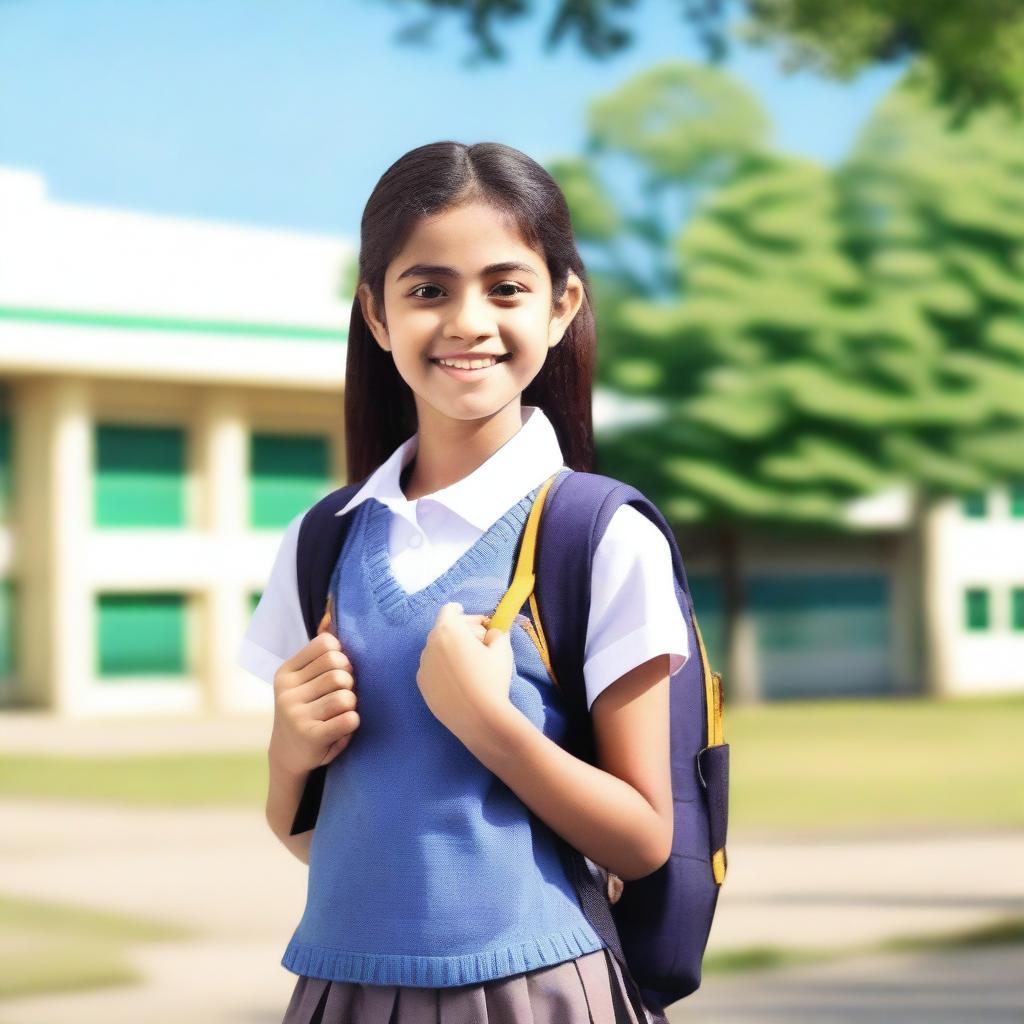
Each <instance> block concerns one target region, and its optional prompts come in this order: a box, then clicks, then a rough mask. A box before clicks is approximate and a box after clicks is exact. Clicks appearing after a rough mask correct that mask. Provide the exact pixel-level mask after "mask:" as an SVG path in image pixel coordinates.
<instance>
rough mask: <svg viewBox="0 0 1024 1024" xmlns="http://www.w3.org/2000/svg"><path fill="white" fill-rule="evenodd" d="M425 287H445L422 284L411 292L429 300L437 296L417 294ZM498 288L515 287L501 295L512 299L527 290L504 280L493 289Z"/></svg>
mask: <svg viewBox="0 0 1024 1024" xmlns="http://www.w3.org/2000/svg"><path fill="white" fill-rule="evenodd" d="M424 288H434V289H437V290H438V291H443V290H444V289H442V288H441V286H440V285H436V284H421V285H419V286H418V287H416V288H413V290H412V291H411V292H410V293H409V294H410V295H413V296H415V297H416V298H417V299H428V300H429V299H435V298H437V296H436V295H419V294H417V293H418V292H421V291H423V289H424ZM497 288H514V289H515V291H513V292H512V293H511V294H508V293H506V294H504V295H501V296H499V297H500V298H502V299H511V298H514V297H515V296H516V295H518V294H519V293H520V292H525V291H526V289H525V288H523V287H521V286H520V285H518V284H516V283H515V282H514V281H502V282H501V284H496V285H495V286H494V289H492V291H493V290H495V289H497Z"/></svg>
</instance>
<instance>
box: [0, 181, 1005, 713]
mask: <svg viewBox="0 0 1024 1024" xmlns="http://www.w3.org/2000/svg"><path fill="white" fill-rule="evenodd" d="M355 257H356V252H355V247H354V243H353V242H352V241H351V240H348V239H343V238H337V237H329V236H317V235H313V234H301V233H296V232H289V231H279V230H266V229H260V228H255V227H251V226H243V225H234V224H227V223H215V222H210V221H198V220H189V219H182V218H175V217H167V216H156V215H151V214H145V213H138V212H134V211H125V210H118V209H111V208H101V207H95V206H88V205H83V204H78V203H70V202H63V201H59V200H56V199H54V198H52V197H50V196H49V195H48V194H47V189H46V183H45V181H44V180H43V179H42V178H41V177H39V176H38V175H36V174H34V173H32V172H31V171H27V170H20V169H15V168H0V711H2V709H3V708H5V707H7V708H15V707H17V708H36V709H45V710H49V711H51V712H52V713H54V714H57V715H62V716H66V717H95V716H117V715H120V714H138V713H146V714H148V713H153V714H231V713H238V712H247V711H254V710H268V709H269V707H270V702H271V700H272V697H271V694H270V692H269V689H268V687H267V686H266V684H265V683H263V682H262V681H260V680H257V679H255V678H254V677H252V676H250V675H249V674H248V673H246V672H245V671H243V670H242V669H240V668H238V667H237V666H236V665H235V656H236V654H237V651H238V645H239V642H240V639H241V636H242V634H243V632H244V630H245V627H246V624H247V622H248V617H249V614H250V613H251V610H252V609H253V608H254V607H255V604H256V602H257V601H258V600H259V596H260V587H261V586H262V585H263V583H264V582H265V580H266V577H267V574H268V573H269V570H270V566H271V563H272V561H273V557H274V555H275V553H276V550H277V544H278V541H279V538H280V534H281V530H282V528H283V527H284V525H285V524H286V523H287V522H288V521H289V520H290V519H291V517H292V516H293V515H295V513H296V512H297V511H299V510H300V509H302V508H304V507H307V506H308V505H309V504H311V503H312V502H313V501H314V500H316V499H317V498H318V497H320V496H321V495H323V494H324V493H327V492H328V491H329V490H332V489H334V488H335V487H337V486H339V485H340V484H341V483H343V482H344V480H345V456H344V424H343V395H344V366H345V340H346V331H347V326H348V320H349V314H350V310H351V302H352V295H351V287H350V283H349V282H350V281H351V269H352V264H353V262H354V260H355ZM625 414H626V413H625V411H624V407H623V406H621V405H619V404H616V403H614V402H613V401H612V400H611V398H610V396H608V395H604V394H600V393H599V394H598V395H596V396H595V427H596V429H597V431H598V432H600V430H601V429H602V427H603V426H606V425H610V424H612V423H614V422H615V421H616V419H617V418H619V417H621V416H623V415H625ZM850 516H851V521H853V522H855V523H856V524H857V530H856V532H855V533H854V535H853V536H851V537H847V538H843V539H841V540H838V539H836V540H821V541H814V540H813V539H812V540H807V539H805V538H801V539H800V542H799V543H787V542H784V541H781V540H779V539H776V538H770V537H769V538H754V537H751V538H743V539H742V540H741V542H740V545H739V549H738V551H737V558H738V560H739V563H740V565H741V566H742V578H743V581H744V584H745V587H746V590H747V612H746V613H745V614H744V615H742V616H741V617H740V619H739V620H738V628H739V649H740V650H741V652H742V653H743V659H744V666H745V671H744V677H745V679H746V680H747V683H746V685H749V686H752V687H753V688H754V689H756V690H757V691H758V692H759V693H761V694H762V695H763V696H764V697H766V698H767V699H779V698H786V697H794V696H830V695H837V694H843V695H850V694H880V693H920V692H922V691H923V689H924V682H923V680H924V679H930V680H931V683H930V689H931V691H932V692H934V693H943V694H946V693H948V694H953V693H984V692H994V691H1005V690H1019V689H1024V668H1022V666H1024V483H1019V482H1018V483H1015V482H1012V481H1010V482H1007V484H1006V485H1005V486H1004V487H999V488H995V489H993V490H992V491H991V492H990V493H986V494H979V495H976V496H972V497H971V498H969V499H968V500H966V501H956V500H949V501H947V502H945V503H943V504H942V505H941V506H939V507H938V508H936V509H934V510H933V511H932V512H931V513H930V514H929V515H928V516H927V517H926V518H925V521H921V519H920V517H916V516H915V514H914V512H913V509H912V507H911V506H910V503H909V502H908V500H907V498H906V496H905V495H904V494H901V493H898V492H897V493H893V494H886V495H879V496H877V497H875V498H872V499H870V500H865V501H861V502H858V503H855V504H854V505H852V506H851V508H850ZM679 537H680V545H681V550H682V551H683V555H684V558H685V560H686V566H687V572H688V575H689V578H690V581H691V584H692V587H693V593H694V599H695V602H696V606H697V611H698V616H699V619H700V622H701V626H702V630H703V633H704V635H705V639H706V641H707V643H708V647H709V652H710V654H711V659H712V663H713V664H715V666H716V667H721V666H722V658H721V650H720V643H721V623H722V615H721V611H720V609H721V586H720V581H719V580H718V577H717V565H716V564H715V560H714V558H713V557H711V556H710V555H708V554H707V552H708V551H709V550H710V545H709V544H707V543H705V542H704V540H705V538H704V537H702V534H701V531H700V530H681V531H680V533H679ZM726 685H727V688H728V687H729V685H730V680H729V679H728V678H726ZM727 699H728V690H727Z"/></svg>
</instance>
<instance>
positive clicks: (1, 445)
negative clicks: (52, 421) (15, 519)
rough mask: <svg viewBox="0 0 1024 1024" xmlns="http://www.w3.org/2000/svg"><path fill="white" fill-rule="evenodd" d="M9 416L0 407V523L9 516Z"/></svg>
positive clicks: (10, 473) (10, 479) (12, 475)
mask: <svg viewBox="0 0 1024 1024" xmlns="http://www.w3.org/2000/svg"><path fill="white" fill-rule="evenodd" d="M13 480H14V474H13V473H12V472H11V418H10V416H8V415H7V414H6V413H5V412H4V411H3V409H2V408H0V523H3V522H6V521H7V520H8V519H9V518H10V508H11V497H12V494H11V485H12V483H13Z"/></svg>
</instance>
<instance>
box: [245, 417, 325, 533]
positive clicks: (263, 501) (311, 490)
mask: <svg viewBox="0 0 1024 1024" xmlns="http://www.w3.org/2000/svg"><path fill="white" fill-rule="evenodd" d="M329 466H330V444H329V442H328V439H327V438H326V437H323V436H320V435H306V436H300V435H295V434H254V435H253V436H252V441H251V449H250V453H249V481H250V487H249V524H250V525H251V526H255V527H263V528H267V527H277V526H287V525H288V522H289V521H290V520H291V519H292V517H293V516H295V515H296V514H297V513H299V512H301V511H302V510H303V509H305V508H309V506H310V505H312V504H314V503H315V502H316V501H318V500H319V499H320V498H322V497H323V496H324V495H325V494H327V493H328V492H329V491H330V490H331V478H330V469H329Z"/></svg>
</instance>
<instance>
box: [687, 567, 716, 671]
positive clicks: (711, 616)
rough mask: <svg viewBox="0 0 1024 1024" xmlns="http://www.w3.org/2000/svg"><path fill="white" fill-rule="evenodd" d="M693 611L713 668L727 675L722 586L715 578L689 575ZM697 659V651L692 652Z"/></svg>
mask: <svg viewBox="0 0 1024 1024" xmlns="http://www.w3.org/2000/svg"><path fill="white" fill-rule="evenodd" d="M687 581H688V582H689V584H690V597H691V598H692V599H693V610H694V611H695V612H696V613H697V625H699V626H700V635H701V637H702V638H703V639H704V646H705V648H706V649H707V652H708V661H709V662H710V664H711V667H712V668H713V669H715V670H716V671H718V672H721V673H723V675H724V673H725V618H724V616H723V614H722V586H721V581H720V580H719V579H718V578H717V577H715V576H701V575H698V574H696V573H687ZM691 653H692V654H693V655H694V656H695V657H697V656H699V655H698V652H697V651H693V652H691Z"/></svg>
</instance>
